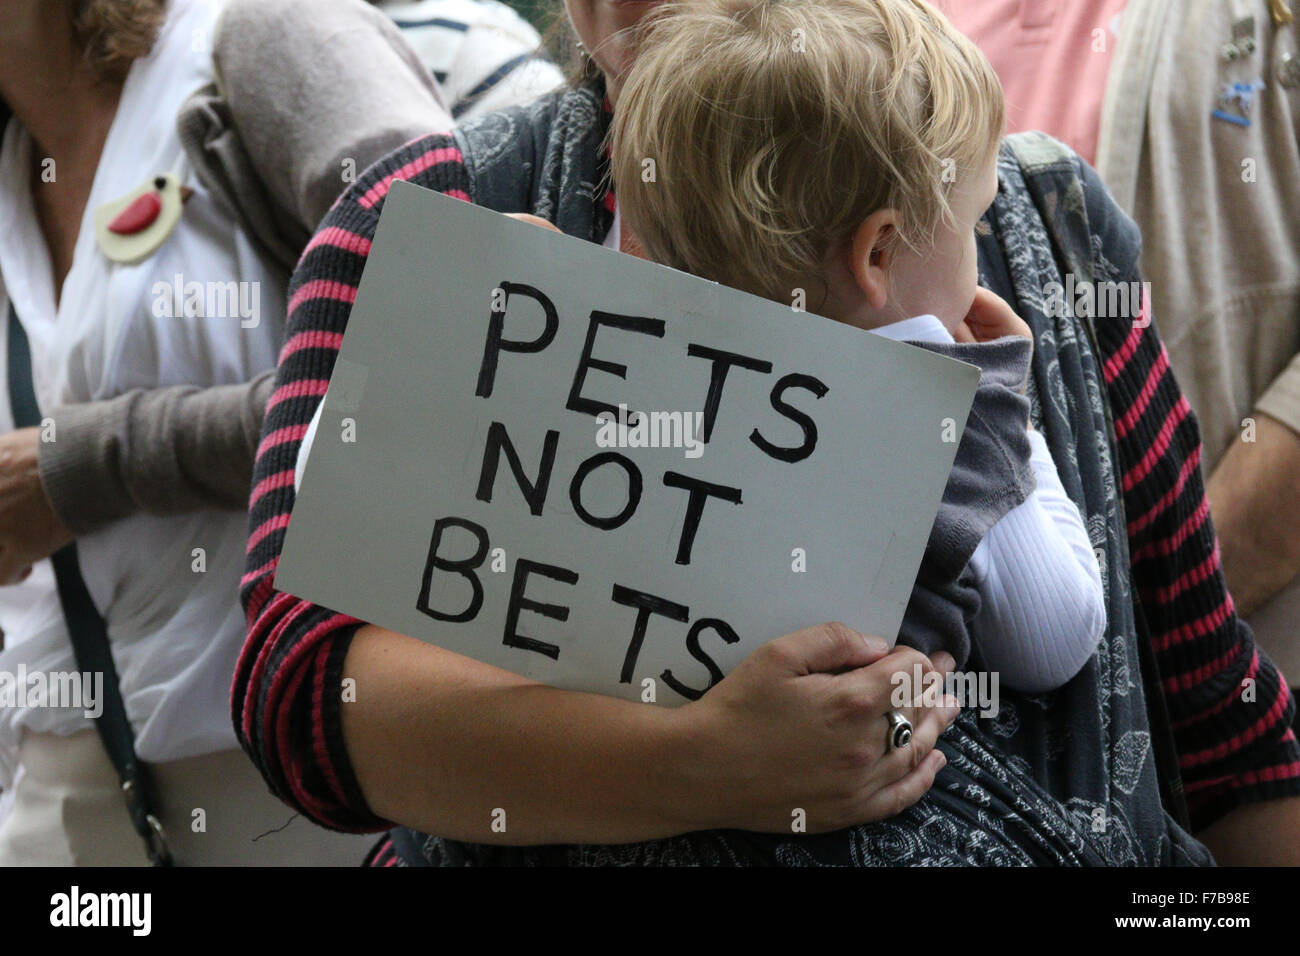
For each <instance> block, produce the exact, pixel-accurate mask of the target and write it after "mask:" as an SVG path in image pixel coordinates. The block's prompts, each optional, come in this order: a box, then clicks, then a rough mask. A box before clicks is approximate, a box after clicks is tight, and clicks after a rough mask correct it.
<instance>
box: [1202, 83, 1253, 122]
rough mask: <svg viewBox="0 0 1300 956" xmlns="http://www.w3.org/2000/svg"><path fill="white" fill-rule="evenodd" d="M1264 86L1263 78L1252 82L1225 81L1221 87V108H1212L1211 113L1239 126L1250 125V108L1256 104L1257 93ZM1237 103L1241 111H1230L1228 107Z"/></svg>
mask: <svg viewBox="0 0 1300 956" xmlns="http://www.w3.org/2000/svg"><path fill="white" fill-rule="evenodd" d="M1263 88H1264V81H1263V80H1254V81H1253V82H1250V83H1224V84H1223V85H1222V86H1221V87H1219V104H1220V108H1219V109H1216V110H1212V111H1211V112H1210V115H1211V116H1213V117H1214V118H1215V119H1221V120H1224V121H1226V122H1228V123H1233V124H1235V125H1237V126H1249V125H1250V109H1251V107H1252V106H1254V104H1255V94H1256V93H1258V92H1259V91H1260V90H1262V89H1263ZM1233 103H1236V104H1237V108H1238V109H1239V110H1240V112H1239V113H1232V112H1229V110H1228V107H1230V106H1232V104H1233Z"/></svg>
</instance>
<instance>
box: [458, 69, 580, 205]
mask: <svg viewBox="0 0 1300 956" xmlns="http://www.w3.org/2000/svg"><path fill="white" fill-rule="evenodd" d="M604 100H605V96H604V85H603V83H602V82H600V81H589V82H587V83H583V84H580V85H577V86H568V85H566V86H562V87H558V88H556V89H554V90H552V91H551V92H549V93H546V94H544V95H542V96H540V97H538V98H537V99H536V100H533V101H532V102H531V103H525V104H522V105H516V106H509V107H505V108H503V109H498V110H493V111H492V112H490V113H485V114H483V115H481V116H476V117H474V118H473V119H471V120H468V121H467V122H464V123H462V124H460V125H459V126H457V127H456V130H455V137H456V141H457V144H458V146H459V147H460V150H461V153H462V156H463V157H464V162H465V167H466V170H467V174H468V176H469V179H470V192H471V194H472V195H473V196H474V201H475V202H476V203H478V204H479V205H483V206H488V207H490V208H492V209H496V210H499V211H501V212H526V211H529V210H530V207H531V202H530V199H531V196H532V193H533V191H534V190H533V186H534V179H535V177H537V176H538V175H541V174H543V172H544V171H543V168H542V167H543V166H544V164H545V159H546V157H547V155H548V153H549V152H551V151H552V147H553V142H552V141H553V140H555V139H557V138H560V137H567V136H571V135H573V134H574V133H578V134H579V136H578V138H579V139H582V138H583V135H582V134H584V133H585V132H587V131H597V132H600V133H603V126H602V124H601V117H602V114H603V113H604V112H605V105H604ZM578 148H579V149H581V148H583V147H582V146H579V147H578Z"/></svg>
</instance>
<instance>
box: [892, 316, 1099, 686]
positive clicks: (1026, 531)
mask: <svg viewBox="0 0 1300 956" xmlns="http://www.w3.org/2000/svg"><path fill="white" fill-rule="evenodd" d="M871 331H873V332H875V333H876V334H877V335H882V336H884V337H886V338H890V339H896V340H900V341H901V340H903V339H910V340H912V341H914V342H951V341H953V338H952V335H951V334H950V333H949V332H948V330H947V328H945V327H944V325H943V323H942V322H940V321H939V319H937V318H936V317H935V316H933V315H922V316H917V317H915V318H911V319H905V320H904V321H902V322H895V323H893V324H891V325H886V326H882V327H880V328H877V329H872V330H871ZM1028 436H1029V447H1030V452H1031V454H1030V458H1029V464H1030V467H1031V468H1032V469H1033V472H1034V477H1035V478H1036V479H1037V482H1038V487H1037V488H1036V489H1035V490H1034V491H1033V492H1032V493H1031V494H1030V495H1029V497H1028V498H1027V499H1025V500H1024V501H1023V502H1021V503H1020V504H1019V505H1017V506H1016V507H1015V508H1012V509H1011V510H1010V511H1009V512H1007V513H1006V514H1005V515H1003V517H1002V519H1001V520H1000V521H998V522H997V524H995V525H994V526H993V527H992V528H990V529H989V532H988V534H986V535H985V536H984V540H983V541H981V542H980V543H979V546H978V547H977V548H976V549H975V553H974V554H973V555H972V556H971V562H970V567H971V570H972V572H973V573H974V576H975V584H976V587H977V589H978V590H979V593H980V609H979V612H978V613H977V614H976V616H975V620H974V622H972V625H971V639H972V640H973V641H975V642H976V643H977V644H978V646H979V649H980V653H981V655H982V656H983V658H984V660H985V663H986V664H987V665H988V669H989V670H990V671H995V672H997V673H998V675H999V681H1000V682H1002V683H1005V684H1006V685H1007V686H1008V687H1011V688H1014V689H1015V690H1019V691H1023V692H1026V693H1043V692H1046V691H1049V690H1054V689H1055V688H1058V687H1060V686H1062V685H1063V684H1065V683H1066V682H1067V681H1068V680H1069V679H1070V678H1071V677H1073V676H1074V675H1075V674H1077V673H1078V672H1079V670H1080V669H1081V668H1082V667H1083V665H1084V664H1086V663H1087V662H1088V659H1089V658H1090V657H1092V655H1093V653H1094V652H1095V651H1096V649H1097V644H1098V643H1099V642H1100V640H1101V636H1102V634H1103V632H1104V631H1105V628H1106V601H1105V595H1104V592H1103V590H1102V584H1101V570H1100V568H1099V567H1098V564H1097V556H1096V554H1095V553H1094V551H1093V549H1092V543H1091V541H1089V539H1088V531H1087V529H1086V528H1085V527H1084V524H1083V519H1082V518H1081V517H1080V515H1079V509H1078V508H1077V507H1076V506H1075V504H1074V501H1073V500H1072V499H1071V498H1070V496H1069V495H1067V494H1066V493H1065V489H1064V488H1063V487H1061V478H1060V476H1059V475H1058V474H1057V473H1056V464H1055V463H1054V462H1053V461H1052V454H1051V452H1050V451H1049V450H1048V448H1047V442H1046V441H1045V440H1044V439H1043V436H1042V435H1040V434H1039V433H1038V432H1036V431H1030V432H1029V433H1028Z"/></svg>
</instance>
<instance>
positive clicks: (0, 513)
mask: <svg viewBox="0 0 1300 956" xmlns="http://www.w3.org/2000/svg"><path fill="white" fill-rule="evenodd" d="M40 440H41V439H40V429H38V428H20V429H19V430H18V431H13V432H9V433H8V434H7V435H0V585H4V584H17V583H19V582H20V581H22V580H24V579H25V578H26V577H27V575H28V574H30V573H31V570H32V565H33V564H35V563H36V562H37V561H41V560H43V559H45V558H48V557H49V556H50V555H51V554H53V553H54V552H55V551H57V550H59V548H61V547H63V546H64V545H65V544H67V543H68V542H70V541H71V540H72V534H71V532H69V531H68V529H67V528H66V527H64V525H63V522H62V521H61V520H60V519H59V516H58V515H57V514H55V512H54V508H53V507H52V506H51V505H50V499H49V498H47V497H46V495H45V489H43V488H42V487H41V475H40V471H39V469H38V467H37V460H38V457H39V452H40Z"/></svg>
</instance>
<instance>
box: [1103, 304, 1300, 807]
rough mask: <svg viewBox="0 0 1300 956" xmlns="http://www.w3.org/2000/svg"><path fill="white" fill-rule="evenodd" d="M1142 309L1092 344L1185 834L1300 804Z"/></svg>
mask: <svg viewBox="0 0 1300 956" xmlns="http://www.w3.org/2000/svg"><path fill="white" fill-rule="evenodd" d="M1149 318H1150V312H1149V305H1144V312H1143V315H1142V320H1141V321H1139V322H1136V323H1132V324H1131V326H1128V327H1125V328H1121V327H1119V324H1118V323H1109V324H1110V325H1111V326H1113V328H1112V329H1111V330H1110V332H1111V335H1110V339H1111V341H1110V345H1109V347H1108V345H1107V343H1106V341H1105V338H1104V337H1103V336H1102V334H1101V332H1102V330H1101V329H1099V330H1098V331H1099V339H1101V342H1100V344H1101V347H1102V349H1103V352H1104V353H1105V354H1104V355H1103V362H1104V366H1103V370H1104V375H1105V378H1106V383H1107V386H1108V388H1109V392H1110V397H1111V404H1112V408H1113V411H1114V418H1115V433H1116V438H1117V439H1118V444H1119V458H1120V472H1121V487H1122V490H1123V495H1124V505H1125V509H1126V511H1127V518H1128V538H1129V549H1130V557H1131V560H1132V567H1133V584H1134V587H1135V589H1136V591H1137V595H1138V597H1139V599H1140V602H1141V607H1142V611H1143V614H1144V615H1145V617H1146V621H1147V624H1148V626H1149V630H1150V633H1151V640H1152V642H1153V644H1154V648H1155V656H1156V662H1157V666H1158V668H1159V671H1160V677H1161V680H1162V682H1163V684H1164V690H1165V695H1166V699H1167V700H1168V703H1169V712H1170V718H1171V721H1172V725H1173V732H1174V740H1175V745H1176V749H1177V751H1178V762H1179V767H1180V769H1181V772H1182V777H1183V785H1184V788H1185V790H1186V793H1187V802H1188V808H1189V811H1190V814H1191V820H1192V825H1193V827H1194V828H1196V829H1201V828H1203V827H1205V826H1208V825H1209V824H1211V823H1213V822H1214V821H1215V820H1217V819H1218V818H1219V817H1221V816H1223V815H1224V814H1225V813H1227V812H1228V811H1230V810H1231V809H1233V808H1234V807H1236V806H1238V805H1240V804H1242V803H1246V802H1250V801H1255V800H1267V799H1272V798H1275V797H1284V796H1296V795H1300V745H1298V744H1297V742H1296V737H1295V734H1294V732H1293V731H1292V729H1291V723H1292V720H1293V719H1294V716H1295V702H1294V701H1293V700H1292V697H1291V693H1290V690H1289V689H1288V687H1287V684H1286V681H1285V680H1283V678H1282V676H1281V674H1280V673H1279V672H1278V669H1277V668H1276V667H1275V666H1274V664H1273V663H1272V661H1270V660H1269V659H1268V657H1267V656H1265V655H1264V654H1263V653H1262V652H1261V651H1260V650H1259V648H1258V647H1257V646H1256V644H1255V640H1254V637H1253V635H1252V634H1251V632H1250V629H1249V627H1247V626H1246V625H1245V624H1244V623H1243V622H1242V621H1241V620H1240V619H1239V618H1238V617H1237V614H1236V611H1235V609H1234V607H1233V603H1232V595H1231V594H1229V593H1228V588H1227V585H1226V583H1225V581H1224V577H1223V571H1222V569H1221V567H1220V563H1219V544H1218V538H1217V537H1216V535H1215V532H1214V524H1213V522H1212V520H1211V518H1210V512H1209V502H1208V499H1207V498H1206V496H1205V487H1204V483H1203V480H1202V475H1201V468H1200V464H1201V438H1200V430H1199V428H1198V426H1197V424H1196V419H1195V416H1194V414H1193V413H1192V410H1191V408H1190V407H1189V405H1188V403H1187V398H1186V396H1184V395H1183V394H1182V392H1181V390H1180V389H1179V387H1178V383H1177V381H1176V380H1175V378H1174V374H1173V372H1172V370H1171V369H1170V367H1169V355H1168V353H1167V352H1166V351H1165V348H1164V345H1163V344H1162V343H1161V341H1160V339H1159V336H1158V335H1157V334H1156V331H1155V326H1154V324H1149V322H1148V320H1149Z"/></svg>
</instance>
